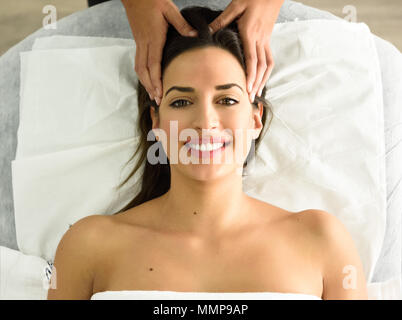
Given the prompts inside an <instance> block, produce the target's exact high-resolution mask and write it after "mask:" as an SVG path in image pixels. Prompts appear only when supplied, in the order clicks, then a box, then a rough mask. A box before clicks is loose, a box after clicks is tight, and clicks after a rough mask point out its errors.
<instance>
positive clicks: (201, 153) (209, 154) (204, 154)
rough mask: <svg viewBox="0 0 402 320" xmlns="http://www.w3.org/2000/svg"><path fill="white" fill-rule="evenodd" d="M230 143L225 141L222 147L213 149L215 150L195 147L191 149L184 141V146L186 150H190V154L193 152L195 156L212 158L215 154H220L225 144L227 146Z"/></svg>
mask: <svg viewBox="0 0 402 320" xmlns="http://www.w3.org/2000/svg"><path fill="white" fill-rule="evenodd" d="M229 144H230V142H226V143H223V145H222V147H220V148H219V149H215V150H211V151H207V150H206V151H201V149H200V150H196V149H192V148H190V146H189V144H188V143H186V144H185V147H186V148H187V149H188V151H190V152H191V153H192V154H194V155H195V156H196V157H198V158H213V157H215V156H216V155H218V154H220V153H221V152H222V151H223V150H224V149H225V147H226V146H228V145H229Z"/></svg>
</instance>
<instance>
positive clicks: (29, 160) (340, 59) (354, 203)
mask: <svg viewBox="0 0 402 320" xmlns="http://www.w3.org/2000/svg"><path fill="white" fill-rule="evenodd" d="M62 38H63V37H59V40H60V41H62ZM75 39H76V41H77V42H76V44H77V45H78V46H80V44H82V42H80V38H79V37H76V38H75ZM271 39H272V41H271V48H272V52H273V55H274V59H275V68H274V70H273V73H272V75H271V78H270V80H269V82H268V87H269V90H268V94H267V95H268V96H267V98H268V99H269V100H270V101H271V103H272V104H273V111H274V114H275V116H274V118H273V120H272V123H271V126H270V129H269V131H268V132H267V133H266V135H265V138H264V140H263V141H262V143H261V146H260V149H259V153H258V154H257V158H256V163H255V166H254V167H253V166H251V168H250V170H249V173H250V176H248V177H245V178H244V191H245V192H246V193H247V194H249V195H250V196H253V197H255V198H258V199H260V200H263V201H266V202H269V203H272V204H274V205H276V206H279V207H282V208H284V209H287V210H290V211H295V212H296V211H301V210H305V209H309V208H315V209H322V210H326V211H328V212H329V213H331V214H334V215H336V216H337V217H338V218H339V219H340V220H341V221H342V222H343V223H344V224H345V226H346V227H347V229H348V230H349V232H350V233H351V235H352V237H353V239H354V241H355V243H356V246H357V249H358V251H359V254H360V257H361V259H362V262H363V266H364V271H365V274H366V280H367V281H368V282H370V280H371V278H372V275H373V271H374V267H375V264H376V261H377V259H378V256H379V253H380V249H381V246H382V241H383V238H384V232H385V213H386V196H385V159H384V137H383V132H384V130H383V113H382V112H383V105H382V95H381V92H382V88H381V78H380V70H379V66H378V60H377V55H376V49H375V46H374V43H373V39H372V37H371V34H370V31H369V29H368V27H367V26H366V25H365V24H363V23H358V24H354V23H348V22H345V21H329V20H308V21H297V22H287V23H282V24H276V25H275V27H274V31H273V34H272V37H271ZM56 40H57V39H53V40H52V41H50V42H53V46H54V47H55V48H62V47H63V45H60V43H61V42H59V43H56ZM72 40H74V39H72V38H71V37H70V38H69V43H72V42H74V41H72ZM95 40H96V39H94V41H95ZM100 40H101V39H100ZM107 41H108V42H107V43H106V42H105V40H101V42H100V43H101V44H100V46H104V45H106V44H107V45H110V42H111V41H112V40H110V39H109V40H107ZM116 41H119V45H121V44H122V42H121V41H120V40H116ZM50 42H48V43H50ZM38 48H41V49H44V48H43V46H40V45H39V46H38ZM134 56H135V47H131V46H126V47H124V46H104V47H98V48H80V49H55V50H38V51H36V50H35V51H32V52H29V53H23V54H22V56H21V59H22V71H21V74H22V79H21V83H24V85H23V86H22V88H26V89H25V90H23V89H22V91H21V106H20V108H21V110H20V115H21V117H20V128H19V131H18V149H17V157H16V160H15V161H13V162H12V174H13V188H14V203H15V216H16V232H17V242H18V246H19V248H20V250H21V251H22V252H23V253H26V254H33V255H38V256H41V257H43V258H45V259H47V260H49V259H53V258H54V254H55V251H56V248H57V245H58V242H59V241H60V239H61V237H62V236H63V234H64V232H65V231H66V230H67V229H68V227H69V224H73V223H74V222H75V221H77V220H79V219H81V218H83V217H85V216H88V215H91V214H110V213H113V212H115V211H117V210H118V209H120V208H122V207H123V206H124V205H125V204H126V203H128V202H129V201H130V200H131V198H133V197H134V196H135V195H136V193H137V192H138V191H139V187H140V186H139V184H138V183H137V184H136V182H137V181H138V178H139V175H136V176H135V177H134V179H131V180H130V182H129V184H128V185H127V186H126V188H125V189H124V190H123V192H122V194H121V195H120V198H119V195H118V194H116V192H115V191H114V190H113V187H114V186H116V185H117V184H118V183H120V182H121V181H122V180H121V179H122V178H125V177H126V174H127V173H128V172H129V171H130V169H131V168H132V166H127V169H126V170H125V173H124V174H123V173H122V174H121V175H120V173H121V172H120V170H121V167H122V165H124V163H125V162H126V161H127V160H128V158H129V157H130V156H131V154H132V153H133V151H134V147H135V146H136V143H137V140H135V137H136V136H137V135H138V133H134V130H135V129H136V128H134V124H135V123H136V117H137V106H136V102H137V100H136V93H135V90H134V88H135V83H134V80H135V76H134V73H133V72H130V71H131V70H134V66H133V61H134ZM23 68H26V73H25V72H24V70H23ZM252 169H254V170H252ZM132 185H135V186H136V189H134V191H133V190H131V189H129V187H130V186H132Z"/></svg>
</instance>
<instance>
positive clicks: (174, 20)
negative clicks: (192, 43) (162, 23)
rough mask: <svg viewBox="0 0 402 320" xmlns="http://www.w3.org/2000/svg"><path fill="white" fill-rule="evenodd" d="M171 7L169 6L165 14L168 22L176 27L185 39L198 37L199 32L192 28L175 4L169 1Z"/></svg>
mask: <svg viewBox="0 0 402 320" xmlns="http://www.w3.org/2000/svg"><path fill="white" fill-rule="evenodd" d="M169 3H170V5H168V6H167V8H166V11H165V12H164V14H165V18H166V20H167V21H168V22H169V23H170V24H171V25H173V27H175V29H176V30H177V32H179V33H180V34H181V35H182V36H185V37H194V36H197V35H198V32H197V30H195V29H194V28H192V27H191V26H190V25H189V24H188V22H187V21H186V19H184V17H183V16H182V15H181V13H180V11H179V9H178V8H177V7H176V5H175V4H174V3H173V1H169Z"/></svg>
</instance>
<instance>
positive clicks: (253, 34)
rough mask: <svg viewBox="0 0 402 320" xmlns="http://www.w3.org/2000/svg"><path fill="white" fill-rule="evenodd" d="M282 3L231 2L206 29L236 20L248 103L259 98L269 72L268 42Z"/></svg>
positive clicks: (271, 64)
mask: <svg viewBox="0 0 402 320" xmlns="http://www.w3.org/2000/svg"><path fill="white" fill-rule="evenodd" d="M283 2H284V0H232V2H231V3H230V4H229V5H228V6H227V7H226V9H225V10H224V11H223V12H222V13H221V14H220V15H219V16H218V17H217V18H216V19H215V20H214V21H212V22H211V23H210V24H209V26H210V27H211V28H212V32H213V33H215V32H216V31H218V30H219V29H221V28H224V27H226V26H227V25H229V24H230V23H231V22H232V21H233V20H235V19H237V21H236V22H237V27H238V29H239V34H240V38H241V40H242V43H243V47H244V54H245V59H246V66H247V91H248V92H249V97H250V101H251V102H253V101H254V97H255V95H256V94H257V95H258V96H261V93H262V89H263V88H264V86H265V83H266V82H267V80H268V78H269V76H270V75H271V72H272V69H273V68H274V59H273V57H272V52H271V48H270V45H269V41H270V38H271V34H272V30H273V28H274V25H275V22H276V19H277V17H278V15H279V11H280V8H281V6H282V4H283Z"/></svg>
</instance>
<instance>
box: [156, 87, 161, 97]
mask: <svg viewBox="0 0 402 320" xmlns="http://www.w3.org/2000/svg"><path fill="white" fill-rule="evenodd" d="M156 95H157V96H158V97H160V96H161V92H160V90H159V88H156Z"/></svg>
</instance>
